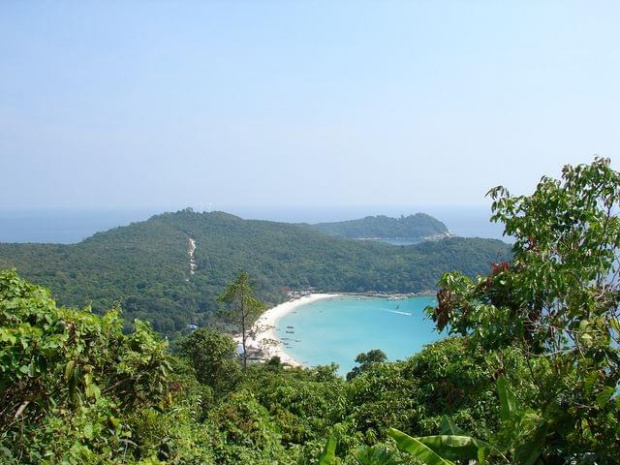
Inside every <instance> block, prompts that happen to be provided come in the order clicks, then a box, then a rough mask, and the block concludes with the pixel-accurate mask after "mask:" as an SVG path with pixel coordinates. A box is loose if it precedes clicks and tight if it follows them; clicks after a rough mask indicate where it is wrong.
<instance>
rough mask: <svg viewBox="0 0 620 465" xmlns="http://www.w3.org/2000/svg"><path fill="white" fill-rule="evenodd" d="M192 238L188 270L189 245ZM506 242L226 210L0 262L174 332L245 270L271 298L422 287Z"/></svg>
mask: <svg viewBox="0 0 620 465" xmlns="http://www.w3.org/2000/svg"><path fill="white" fill-rule="evenodd" d="M190 239H192V241H193V243H194V244H195V250H194V252H193V261H194V264H195V270H194V272H193V274H192V273H191V271H190V257H189V251H190V248H191V247H190V244H191V243H192V241H190ZM509 254H510V251H509V247H508V245H506V244H504V243H503V242H501V241H497V240H490V239H464V238H449V239H444V240H442V241H437V242H427V243H423V244H419V245H416V246H408V247H394V246H389V245H385V244H381V243H374V242H364V241H353V240H348V239H342V238H335V237H330V236H328V235H325V234H323V233H321V232H319V231H316V230H313V229H311V228H308V227H307V226H302V225H293V224H286V223H275V222H268V221H250V220H243V219H241V218H238V217H236V216H233V215H229V214H226V213H221V212H214V213H194V212H192V211H191V210H189V209H188V210H183V211H179V212H176V213H164V214H161V215H157V216H154V217H152V218H151V219H149V220H148V221H144V222H140V223H133V224H131V225H129V226H125V227H119V228H115V229H112V230H109V231H106V232H101V233H97V234H95V235H94V236H92V237H90V238H88V239H86V240H84V241H83V242H80V243H78V244H71V245H57V244H0V268H9V267H16V268H17V269H18V271H19V273H21V274H22V275H23V276H25V277H27V278H28V279H30V280H32V281H34V282H36V283H39V284H43V285H45V286H47V287H49V288H50V289H51V290H52V293H53V295H54V296H55V298H56V299H57V301H58V303H59V304H61V305H70V306H78V307H80V306H84V305H86V304H89V303H90V304H91V305H92V307H93V309H95V310H96V311H102V310H105V309H108V308H110V307H111V306H112V305H113V304H114V302H116V301H118V302H121V304H122V308H123V312H124V315H125V317H126V320H128V321H131V320H133V318H135V317H138V318H141V319H146V320H149V321H151V322H152V323H153V326H154V327H155V329H157V330H159V331H161V332H163V333H165V334H174V333H176V332H178V331H181V330H183V329H184V328H186V326H187V324H190V323H194V324H198V325H204V324H207V323H208V322H209V321H211V320H212V319H213V317H214V312H215V310H216V309H217V296H218V295H219V294H220V293H221V292H222V290H223V288H224V286H225V285H226V284H227V283H229V282H230V281H232V279H233V278H234V277H235V276H236V274H237V273H238V272H239V271H241V270H246V271H247V272H248V273H249V274H250V276H251V277H252V278H253V279H254V280H255V281H256V283H257V295H258V297H259V298H261V299H262V300H263V301H265V302H266V303H267V304H274V303H276V302H278V301H281V300H282V299H283V298H284V297H285V293H286V291H287V290H289V289H293V290H301V289H307V288H309V287H312V288H315V289H316V290H319V291H342V292H355V291H380V292H417V291H423V290H428V289H433V288H434V286H435V284H436V282H437V280H438V278H439V277H440V275H441V273H442V272H444V271H448V270H461V271H463V272H464V273H466V274H468V275H475V274H483V273H487V272H488V270H489V267H490V264H491V263H492V262H495V261H497V260H498V259H501V258H504V259H505V258H507V257H508V256H509Z"/></svg>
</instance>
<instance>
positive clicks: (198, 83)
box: [0, 0, 620, 209]
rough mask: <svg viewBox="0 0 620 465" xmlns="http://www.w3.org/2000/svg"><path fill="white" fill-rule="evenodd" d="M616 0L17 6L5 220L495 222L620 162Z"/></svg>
mask: <svg viewBox="0 0 620 465" xmlns="http://www.w3.org/2000/svg"><path fill="white" fill-rule="evenodd" d="M618 24H620V2H618V1H615V0H614V1H608V2H606V1H602V0H601V1H581V2H571V1H533V0H532V1H511V2H509V1H502V2H497V1H491V0H489V1H477V0H471V1H460V0H459V1H456V0H455V1H428V0H426V1H422V0H420V1H413V0H407V1H378V0H377V1H361V0H356V1H344V0H343V1H284V0H282V1H275V0H272V1H267V0H251V1H163V0H162V1H146V0H144V1H138V0H135V1H120V0H118V1H109V2H84V1H76V2H71V1H48V2H46V1H40V2H20V1H16V0H7V1H3V2H0V183H1V186H2V195H1V196H0V209H28V208H142V207H154V206H161V207H162V208H164V207H165V208H174V207H179V208H182V207H185V206H193V207H198V208H206V207H207V206H208V207H209V208H220V207H221V208H222V209H224V208H225V207H227V206H250V207H251V206H271V207H278V206H288V207H290V206H292V207H295V206H321V205H329V206H336V207H339V206H373V205H435V206H442V205H443V206H460V205H463V206H476V205H488V204H489V203H490V202H489V200H488V199H487V198H485V193H486V192H487V191H488V190H489V189H490V188H491V187H493V186H496V185H500V184H501V185H504V186H506V187H508V188H509V190H510V191H511V192H513V193H515V194H526V193H528V192H531V191H532V190H533V189H534V187H535V185H536V183H537V181H538V180H539V179H540V177H541V176H543V175H550V176H553V177H559V175H560V170H561V167H562V166H563V165H565V164H578V163H588V162H590V161H592V160H593V158H594V156H595V155H596V154H597V155H600V156H605V157H609V158H611V159H612V165H613V166H614V168H615V169H618V164H617V163H616V162H615V160H614V158H617V157H618V155H620V109H619V108H620V53H618V49H619V47H620V28H618Z"/></svg>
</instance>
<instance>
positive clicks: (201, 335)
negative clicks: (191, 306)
mask: <svg viewBox="0 0 620 465" xmlns="http://www.w3.org/2000/svg"><path fill="white" fill-rule="evenodd" d="M235 348H236V345H235V341H233V339H232V338H231V337H230V336H228V335H227V334H221V333H218V332H216V331H213V330H210V329H199V330H197V331H194V332H193V333H192V334H190V335H189V336H188V337H187V338H185V339H183V340H182V341H181V342H180V343H179V352H180V353H181V354H182V355H184V356H185V357H187V358H188V359H189V360H190V362H191V365H192V366H193V368H194V370H196V378H197V379H198V381H199V382H201V383H202V384H206V385H207V386H209V387H211V388H212V389H213V391H214V393H215V394H216V395H217V396H221V395H222V394H224V393H226V392H228V391H230V390H232V389H233V388H234V387H235V386H236V384H237V382H238V381H239V378H240V376H239V375H240V374H241V373H240V369H239V363H238V361H237V360H236V359H235Z"/></svg>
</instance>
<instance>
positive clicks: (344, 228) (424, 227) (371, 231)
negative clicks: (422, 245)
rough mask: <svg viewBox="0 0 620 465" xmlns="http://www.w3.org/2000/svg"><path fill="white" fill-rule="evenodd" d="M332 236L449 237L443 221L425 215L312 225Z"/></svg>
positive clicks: (416, 238)
mask: <svg viewBox="0 0 620 465" xmlns="http://www.w3.org/2000/svg"><path fill="white" fill-rule="evenodd" d="M312 227H313V228H314V229H316V230H318V231H321V232H324V233H326V234H329V235H330V236H337V237H349V238H352V239H381V238H396V237H401V238H409V239H412V240H423V239H425V238H428V237H433V236H440V235H447V234H448V228H447V227H446V225H445V224H443V223H442V222H441V221H439V220H437V219H435V218H433V217H432V216H430V215H427V214H425V213H416V214H415V215H409V216H401V217H400V218H390V217H389V216H383V215H379V216H367V217H366V218H362V219H359V220H350V221H338V222H334V223H319V224H315V225H312Z"/></svg>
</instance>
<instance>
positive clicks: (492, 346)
mask: <svg viewBox="0 0 620 465" xmlns="http://www.w3.org/2000/svg"><path fill="white" fill-rule="evenodd" d="M489 195H490V196H491V198H492V199H493V205H492V210H493V216H492V220H494V221H496V222H502V223H504V225H505V234H506V235H509V236H512V237H513V238H514V241H515V242H514V247H513V254H514V258H513V261H512V263H500V264H496V265H494V266H493V269H492V272H491V274H490V275H489V276H486V277H481V278H478V279H477V281H474V280H471V279H470V278H468V277H466V276H464V275H462V274H460V273H447V274H445V275H444V276H443V277H442V279H441V281H440V291H439V293H438V300H439V305H438V306H437V308H435V309H431V310H430V313H431V315H432V317H433V319H434V320H435V321H436V323H437V326H438V328H439V329H443V328H444V327H447V328H449V331H450V332H451V333H453V334H461V335H463V336H467V337H468V338H469V339H470V340H471V341H472V342H473V343H474V344H477V345H478V346H480V347H483V348H485V349H487V350H496V351H499V352H500V353H501V351H502V349H503V348H506V347H509V346H511V345H512V346H516V347H518V348H519V349H520V351H521V352H522V355H523V357H524V359H525V360H526V362H527V365H528V367H529V373H530V379H529V380H528V381H529V385H530V387H531V390H532V392H533V394H531V395H530V396H529V399H527V400H528V401H529V403H530V405H531V406H534V407H535V408H537V409H538V411H539V412H540V414H541V416H542V417H543V418H544V421H545V423H546V424H547V425H551V426H552V427H553V430H554V431H553V434H550V435H548V436H547V441H549V442H551V443H552V444H551V446H550V447H549V450H548V451H547V454H548V455H554V454H555V455H556V456H557V455H561V456H563V459H566V460H567V459H568V458H570V460H576V461H577V462H580V463H583V462H587V461H589V460H593V457H594V458H595V459H596V461H597V462H598V463H615V460H616V459H617V456H618V454H620V421H619V418H620V415H619V413H620V412H619V397H618V395H617V393H618V381H619V379H620V353H619V347H620V344H619V343H620V337H619V335H620V323H619V310H618V304H619V302H620V279H619V277H620V276H619V273H620V266H619V265H620V263H619V256H620V254H619V247H620V218H619V217H618V214H619V212H620V173H618V172H616V171H614V170H612V169H611V167H610V160H609V159H604V158H596V159H595V160H594V162H593V163H592V164H591V165H579V166H576V167H573V166H570V165H568V166H565V167H564V169H563V171H562V179H561V180H555V179H551V178H548V177H543V178H542V179H541V181H540V183H539V184H538V186H537V188H536V191H535V192H534V193H533V194H532V195H531V196H515V197H513V196H511V195H510V193H509V192H508V190H507V189H505V188H504V187H497V188H494V189H492V190H491V191H490V192H489ZM507 375H508V376H509V375H510V373H507ZM521 382H523V380H521ZM552 451H553V452H552Z"/></svg>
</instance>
